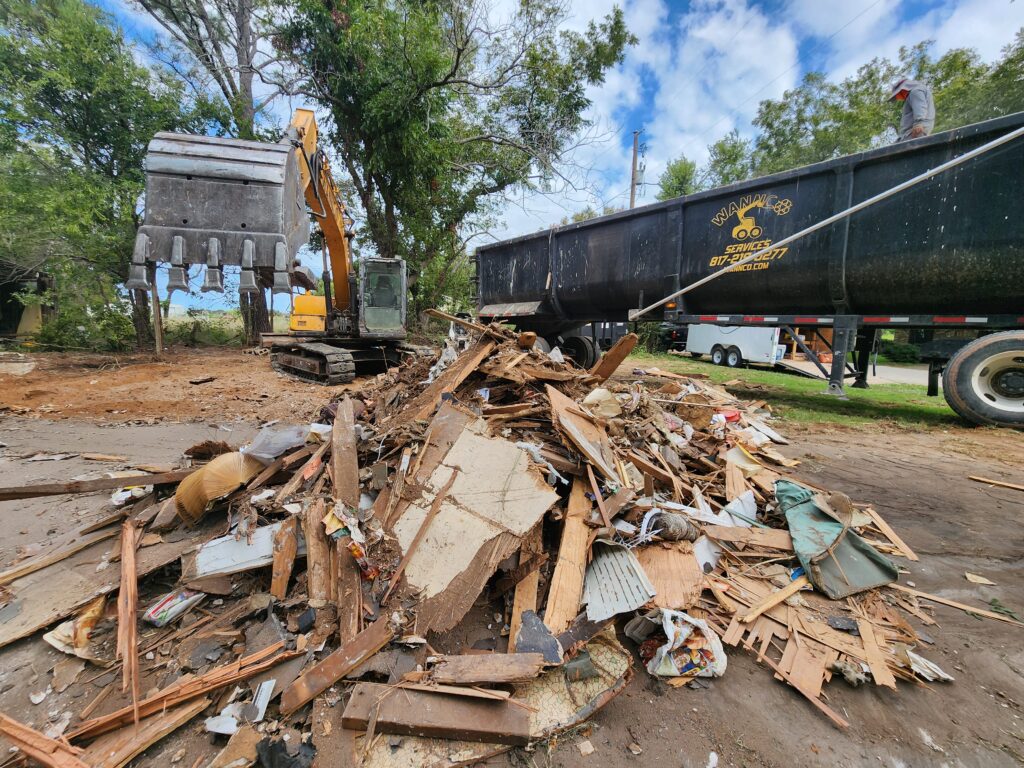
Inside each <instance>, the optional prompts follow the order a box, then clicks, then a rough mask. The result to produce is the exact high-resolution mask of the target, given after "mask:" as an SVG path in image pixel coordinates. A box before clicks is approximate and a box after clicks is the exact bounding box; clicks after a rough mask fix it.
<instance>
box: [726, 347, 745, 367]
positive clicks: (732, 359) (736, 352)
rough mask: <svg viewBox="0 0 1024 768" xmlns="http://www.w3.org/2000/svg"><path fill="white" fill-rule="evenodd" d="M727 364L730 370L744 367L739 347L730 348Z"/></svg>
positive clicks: (727, 353) (727, 354)
mask: <svg viewBox="0 0 1024 768" xmlns="http://www.w3.org/2000/svg"><path fill="white" fill-rule="evenodd" d="M725 364H726V365H727V366H729V367H730V368H739V367H741V366H742V365H743V353H742V352H740V349H739V347H729V351H728V352H726V353H725Z"/></svg>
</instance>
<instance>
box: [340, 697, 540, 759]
mask: <svg viewBox="0 0 1024 768" xmlns="http://www.w3.org/2000/svg"><path fill="white" fill-rule="evenodd" d="M341 724H342V726H344V727H345V728H350V729H352V730H358V731H366V730H368V729H370V728H372V729H373V731H374V732H375V733H395V734H399V735H402V736H421V737H425V738H438V739H459V740H464V741H483V742H487V743H491V744H512V745H516V746H523V745H526V744H528V743H529V742H530V713H529V712H528V711H527V710H526V709H523V708H522V707H517V706H514V705H513V704H511V703H510V702H509V701H497V700H495V701H488V700H484V699H470V698H466V697H463V696H450V695H448V694H446V693H441V692H427V691H424V690H410V689H408V688H395V687H392V686H387V685H380V684H376V683H359V684H358V685H356V687H355V689H353V691H352V698H351V699H349V702H348V706H346V707H345V713H344V715H342V720H341Z"/></svg>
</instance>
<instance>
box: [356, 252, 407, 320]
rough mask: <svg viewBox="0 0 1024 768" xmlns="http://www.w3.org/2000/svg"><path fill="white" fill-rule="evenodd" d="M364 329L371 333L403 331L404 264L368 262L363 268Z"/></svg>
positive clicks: (398, 262)
mask: <svg viewBox="0 0 1024 768" xmlns="http://www.w3.org/2000/svg"><path fill="white" fill-rule="evenodd" d="M360 272H361V275H360V277H361V281H360V284H361V286H362V294H363V295H362V302H361V313H362V325H363V327H364V328H365V330H366V331H368V332H369V333H387V332H395V331H400V330H401V329H402V328H403V327H404V325H405V263H404V262H403V261H401V260H399V259H394V260H390V259H388V260H385V259H380V260H377V259H372V260H371V259H368V260H365V261H363V262H362V264H361V265H360Z"/></svg>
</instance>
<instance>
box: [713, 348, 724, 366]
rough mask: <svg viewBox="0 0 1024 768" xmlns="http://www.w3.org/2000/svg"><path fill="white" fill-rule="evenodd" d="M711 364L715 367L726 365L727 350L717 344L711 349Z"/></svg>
mask: <svg viewBox="0 0 1024 768" xmlns="http://www.w3.org/2000/svg"><path fill="white" fill-rule="evenodd" d="M711 362H712V363H714V364H715V365H725V349H723V348H722V346H721V345H719V344H715V346H713V347H712V348H711Z"/></svg>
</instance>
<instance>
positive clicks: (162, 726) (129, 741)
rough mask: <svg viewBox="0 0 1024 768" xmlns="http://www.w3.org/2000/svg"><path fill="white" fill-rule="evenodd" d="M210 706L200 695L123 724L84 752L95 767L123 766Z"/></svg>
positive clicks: (97, 740)
mask: <svg viewBox="0 0 1024 768" xmlns="http://www.w3.org/2000/svg"><path fill="white" fill-rule="evenodd" d="M208 706H210V699H197V700H196V701H191V702H188V703H186V704H182V705H181V706H180V707H175V708H174V709H169V710H167V712H163V713H160V714H157V715H153V716H152V717H147V718H146V719H145V720H143V721H142V722H141V723H140V724H139V727H138V728H122V729H121V730H119V731H115V732H113V733H108V734H105V735H103V736H100V738H98V739H96V740H95V741H94V742H93V743H92V744H90V745H89V746H88V747H87V748H86V749H85V751H84V752H83V753H82V759H83V760H86V761H87V762H88V764H89V765H91V766H93V768H121V766H124V765H128V763H130V762H131V761H132V760H134V759H135V758H136V757H138V756H139V755H141V754H142V753H143V752H145V751H146V750H147V749H149V747H151V746H152V745H154V744H156V743H157V742H158V741H160V740H161V739H162V738H164V737H165V736H168V735H169V734H171V733H173V732H174V731H176V730H177V729H178V728H180V727H181V726H183V725H185V723H187V722H189V721H190V720H191V719H192V718H194V717H195V716H196V715H198V714H199V713H200V712H202V711H203V710H204V709H206V708H207V707H208Z"/></svg>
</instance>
